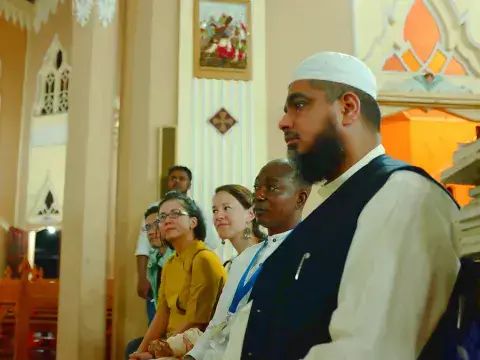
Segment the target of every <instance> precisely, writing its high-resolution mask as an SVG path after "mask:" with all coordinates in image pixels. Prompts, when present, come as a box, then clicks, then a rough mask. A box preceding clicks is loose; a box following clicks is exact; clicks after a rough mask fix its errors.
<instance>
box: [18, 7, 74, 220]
mask: <svg viewBox="0 0 480 360" xmlns="http://www.w3.org/2000/svg"><path fill="white" fill-rule="evenodd" d="M71 4H72V3H71V2H70V1H65V2H63V3H60V4H59V5H58V7H57V10H56V12H55V14H51V15H50V17H49V19H48V22H47V23H45V24H42V26H41V28H40V29H39V31H38V32H36V31H33V30H32V31H30V32H29V33H28V39H27V44H28V45H27V59H26V75H25V76H26V79H25V87H24V91H25V95H24V102H23V119H22V135H21V148H20V149H21V150H20V164H21V171H20V173H19V181H18V190H17V207H16V223H17V226H19V227H22V228H27V226H28V220H27V217H28V212H29V210H30V209H28V207H27V203H28V201H27V199H28V191H27V189H28V182H29V179H30V178H31V175H32V174H29V167H30V166H29V165H30V145H31V144H30V143H31V136H30V135H31V128H32V115H33V110H34V106H35V104H36V101H37V95H38V73H39V71H40V69H41V68H42V64H43V60H44V56H45V54H46V52H47V50H48V49H49V47H50V45H51V44H52V41H53V39H54V37H55V36H56V35H57V36H58V40H59V42H60V43H61V45H62V47H63V49H64V50H65V52H66V53H67V57H68V54H69V53H71V48H72V9H71ZM46 134H48V132H46ZM45 136H48V135H45ZM47 164H48V163H47ZM50 164H52V166H56V165H54V164H53V162H52V161H50ZM45 166H46V167H48V166H49V165H45ZM44 180H45V178H43V179H42V181H44ZM62 191H63V189H62Z"/></svg>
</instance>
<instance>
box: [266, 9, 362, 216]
mask: <svg viewBox="0 0 480 360" xmlns="http://www.w3.org/2000/svg"><path fill="white" fill-rule="evenodd" d="M265 3H266V9H265V14H266V20H265V22H266V54H267V55H266V69H267V86H266V91H267V94H268V96H267V104H266V106H267V114H268V115H267V134H268V135H267V137H266V142H267V144H268V147H267V148H268V158H269V159H274V158H278V157H284V156H286V145H285V141H284V139H283V134H282V132H281V131H280V130H279V129H278V122H279V120H280V118H281V117H282V116H283V106H284V104H285V99H286V96H287V91H288V85H289V82H290V79H291V76H292V74H293V71H294V70H295V68H296V67H297V66H298V65H299V64H300V62H301V61H302V60H303V59H305V58H306V57H308V56H310V55H313V54H314V53H316V52H319V51H339V52H343V53H347V54H355V46H356V43H355V34H354V29H353V27H354V20H355V19H354V17H353V12H354V11H355V10H354V9H353V8H352V0H336V1H331V2H329V3H328V5H327V4H326V3H319V1H318V0H302V1H301V6H299V3H298V1H292V0H266V2H265ZM308 9H311V10H312V11H309V10H308ZM313 9H314V10H313ZM318 203H319V195H318V194H317V192H316V191H312V193H311V195H310V198H309V199H308V202H307V204H306V206H305V210H304V213H303V214H304V217H305V216H306V215H308V214H309V213H310V212H311V211H312V210H313V209H315V208H316V207H317V205H318Z"/></svg>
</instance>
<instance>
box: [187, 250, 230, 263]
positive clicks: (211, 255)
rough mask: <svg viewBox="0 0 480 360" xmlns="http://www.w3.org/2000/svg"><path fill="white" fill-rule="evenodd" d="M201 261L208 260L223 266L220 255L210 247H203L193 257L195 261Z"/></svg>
mask: <svg viewBox="0 0 480 360" xmlns="http://www.w3.org/2000/svg"><path fill="white" fill-rule="evenodd" d="M200 261H206V262H209V263H211V264H214V265H218V264H219V265H221V266H223V265H222V262H221V261H220V258H219V257H218V255H217V254H216V253H215V252H214V251H212V250H210V249H208V248H204V249H201V250H199V251H198V252H197V253H196V254H195V256H194V258H193V262H194V263H195V262H200Z"/></svg>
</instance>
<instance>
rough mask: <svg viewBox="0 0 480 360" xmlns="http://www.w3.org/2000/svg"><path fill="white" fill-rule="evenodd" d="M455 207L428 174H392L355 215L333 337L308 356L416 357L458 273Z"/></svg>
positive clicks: (342, 359) (347, 359) (314, 359)
mask: <svg viewBox="0 0 480 360" xmlns="http://www.w3.org/2000/svg"><path fill="white" fill-rule="evenodd" d="M457 212H458V209H457V208H456V206H455V205H454V204H453V202H452V201H451V199H450V198H449V197H448V195H447V194H445V193H444V191H442V190H441V189H440V188H439V187H438V186H437V185H436V184H434V183H432V182H431V181H429V180H427V179H425V178H424V177H422V176H420V175H418V174H416V173H413V172H408V171H399V172H397V173H395V174H393V175H392V176H391V177H390V179H389V180H388V181H387V183H386V184H385V185H384V187H383V188H382V189H381V190H380V191H379V192H378V193H377V194H376V195H375V196H374V197H373V198H372V199H371V201H370V202H369V203H368V204H367V206H365V208H364V210H363V211H362V213H361V214H360V217H359V219H358V225H357V230H356V232H355V235H354V238H353V242H352V245H351V248H350V251H349V254H348V257H347V261H346V264H345V269H344V273H343V276H342V280H341V284H340V290H339V295H338V307H337V309H336V311H335V312H334V313H333V316H332V319H331V322H330V328H329V330H330V335H331V338H332V342H331V343H328V344H322V345H317V346H314V347H313V348H312V349H311V350H310V352H309V353H308V354H307V356H306V357H305V360H327V359H328V360H351V359H355V360H385V359H388V360H414V359H416V358H417V356H418V355H419V353H420V351H421V349H422V348H423V346H424V345H425V344H426V342H427V340H428V338H429V336H430V335H431V333H432V332H433V330H434V328H435V326H436V324H437V322H438V320H439V318H440V317H441V315H442V314H443V312H444V309H445V308H446V306H447V303H448V300H449V297H450V294H451V291H452V289H453V286H454V283H455V279H456V276H457V273H458V268H459V262H458V258H457V252H456V246H455V243H454V231H453V220H454V217H455V216H456V214H457ZM339 221H340V222H341V219H339ZM332 240H333V241H334V239H332Z"/></svg>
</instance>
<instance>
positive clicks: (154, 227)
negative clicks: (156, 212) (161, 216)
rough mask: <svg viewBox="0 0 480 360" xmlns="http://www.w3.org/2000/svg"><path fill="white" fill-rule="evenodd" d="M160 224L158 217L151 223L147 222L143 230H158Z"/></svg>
mask: <svg viewBox="0 0 480 360" xmlns="http://www.w3.org/2000/svg"><path fill="white" fill-rule="evenodd" d="M159 224H160V221H159V220H158V219H156V220H155V221H154V222H152V223H151V224H145V226H144V227H142V231H143V232H149V231H150V230H157V229H158V225H159Z"/></svg>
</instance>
